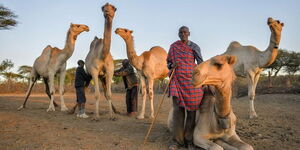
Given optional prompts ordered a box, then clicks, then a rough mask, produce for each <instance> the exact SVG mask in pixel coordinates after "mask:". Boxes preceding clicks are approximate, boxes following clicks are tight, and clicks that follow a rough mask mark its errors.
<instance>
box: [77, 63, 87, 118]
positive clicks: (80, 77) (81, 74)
mask: <svg viewBox="0 0 300 150" xmlns="http://www.w3.org/2000/svg"><path fill="white" fill-rule="evenodd" d="M77 64H78V67H77V69H76V75H75V88H76V97H77V104H78V109H79V112H78V114H77V117H80V118H88V117H89V116H88V115H86V114H85V102H86V98H85V90H84V89H85V87H87V86H88V85H89V83H90V80H91V76H89V75H88V74H86V73H85V71H84V68H83V67H84V61H83V60H78V62H77Z"/></svg>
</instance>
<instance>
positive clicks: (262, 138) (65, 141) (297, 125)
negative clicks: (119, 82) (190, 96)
mask: <svg viewBox="0 0 300 150" xmlns="http://www.w3.org/2000/svg"><path fill="white" fill-rule="evenodd" d="M161 97H162V95H156V96H155V100H156V102H155V106H158V102H159V100H160V99H161ZM124 98H125V95H124V94H113V100H112V101H113V103H114V105H115V106H116V108H117V109H118V111H120V112H121V114H118V115H117V118H118V119H117V120H116V121H111V120H109V113H108V105H107V103H106V102H105V101H104V99H103V97H101V99H102V101H101V105H100V119H99V121H93V120H92V119H91V118H89V119H78V118H76V116H75V115H69V114H67V113H64V112H61V111H60V108H59V107H57V108H56V111H55V112H46V109H47V108H48V98H47V97H46V95H44V94H39V95H37V94H36V95H32V96H31V97H30V99H29V102H28V103H27V108H26V109H23V110H21V111H17V108H18V107H19V106H20V105H21V104H22V102H23V99H24V95H16V94H2V95H0V149H1V150H6V149H7V150H23V149H24V150H26V149H28V150H32V149H39V150H41V149H43V150H50V149H51V150H52V149H54V150H56V149H57V150H69V149H70V150H71V149H72V150H73V149H86V150H136V149H141V146H142V143H143V140H144V137H145V135H146V132H147V130H148V128H149V126H150V123H151V120H150V119H149V118H148V116H149V106H148V105H149V103H147V108H146V119H144V120H137V119H134V118H129V117H127V116H125V112H126V109H125V101H124ZM74 99H75V95H74V94H66V95H65V100H66V104H67V106H68V107H69V108H71V106H73V104H74V102H75V100H74ZM55 100H56V102H58V103H59V101H60V100H59V97H58V96H56V97H55ZM139 100H140V101H139V108H140V105H141V103H142V102H141V98H140V99H139ZM232 105H233V109H234V112H235V114H236V116H237V117H238V120H237V133H238V135H239V136H240V137H241V139H242V140H244V141H246V142H247V143H249V144H251V145H252V146H253V147H254V149H256V150H297V149H298V150H299V149H300V134H299V133H300V118H299V116H300V109H299V108H300V95H299V94H298V95H294V94H268V95H257V97H256V101H255V106H256V110H257V113H258V115H259V118H257V119H252V120H250V119H248V106H249V104H248V99H247V97H241V98H239V99H237V100H233V101H232ZM94 107H95V105H94V98H93V96H92V95H88V97H87V109H88V110H87V111H88V113H89V114H90V115H91V116H93V113H92V112H93V111H94ZM155 108H156V107H155ZM169 108H170V99H169V98H167V99H165V101H164V103H163V107H162V110H161V111H160V114H159V117H158V120H157V122H156V124H155V126H154V128H153V129H152V132H151V134H150V137H149V138H148V143H147V144H146V145H145V146H144V149H145V150H150V149H152V150H165V149H166V148H167V146H168V144H169V142H170V138H171V134H170V133H169V132H168V131H167V125H166V121H167V116H168V110H169Z"/></svg>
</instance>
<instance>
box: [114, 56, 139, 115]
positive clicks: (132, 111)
mask: <svg viewBox="0 0 300 150" xmlns="http://www.w3.org/2000/svg"><path fill="white" fill-rule="evenodd" d="M114 75H115V76H122V77H123V82H124V85H125V89H126V108H127V115H128V116H129V117H134V116H135V115H136V112H137V102H138V101H137V99H138V80H137V77H136V74H135V72H134V70H133V67H132V66H131V65H130V63H129V60H128V59H124V60H123V61H122V68H120V69H118V70H116V71H115V72H114Z"/></svg>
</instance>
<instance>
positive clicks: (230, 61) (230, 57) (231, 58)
mask: <svg viewBox="0 0 300 150" xmlns="http://www.w3.org/2000/svg"><path fill="white" fill-rule="evenodd" d="M226 57H227V61H228V64H229V65H233V64H235V63H236V59H237V58H236V56H233V55H227V56H226Z"/></svg>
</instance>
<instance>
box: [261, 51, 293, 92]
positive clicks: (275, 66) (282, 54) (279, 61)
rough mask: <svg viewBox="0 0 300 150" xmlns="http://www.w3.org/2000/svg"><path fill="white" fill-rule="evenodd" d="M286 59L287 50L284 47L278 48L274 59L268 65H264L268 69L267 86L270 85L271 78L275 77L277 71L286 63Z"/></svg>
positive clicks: (287, 56) (287, 57)
mask: <svg viewBox="0 0 300 150" xmlns="http://www.w3.org/2000/svg"><path fill="white" fill-rule="evenodd" d="M288 60H289V52H288V51H287V50H285V49H279V50H278V55H277V58H276V60H275V61H274V62H273V63H272V64H271V65H270V66H268V67H266V69H267V71H268V81H269V87H272V80H273V78H276V76H277V74H278V73H279V71H280V70H282V68H283V67H284V66H285V65H286V64H287V63H288Z"/></svg>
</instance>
